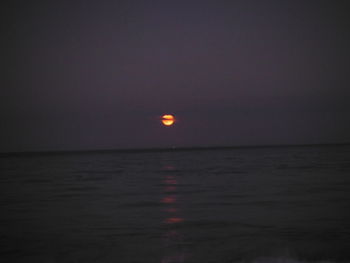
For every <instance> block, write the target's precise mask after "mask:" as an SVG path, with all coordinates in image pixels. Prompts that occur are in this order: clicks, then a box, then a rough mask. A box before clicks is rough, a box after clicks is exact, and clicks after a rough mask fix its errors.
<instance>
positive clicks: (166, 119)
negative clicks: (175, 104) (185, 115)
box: [162, 114, 175, 126]
mask: <svg viewBox="0 0 350 263" xmlns="http://www.w3.org/2000/svg"><path fill="white" fill-rule="evenodd" d="M174 122H175V117H174V116H173V115H170V114H166V115H163V116H162V123H163V124H164V125H165V126H171V125H173V124H174Z"/></svg>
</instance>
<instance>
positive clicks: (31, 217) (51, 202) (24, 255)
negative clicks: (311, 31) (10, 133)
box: [0, 146, 350, 263]
mask: <svg viewBox="0 0 350 263" xmlns="http://www.w3.org/2000/svg"><path fill="white" fill-rule="evenodd" d="M0 169H1V170H0V172H1V174H0V208H1V210H0V211H1V212H0V262H26V263H27V262H36V263H40V262H64V263H66V262H79V263H82V262H84V263H89V262H101V263H105V262H121V263H124V262H125V263H127V262H146V263H147V262H152V263H153V262H159V263H165V262H167V263H170V262H191V263H192V262H195V263H197V262H198V263H206V262H218V263H221V262H350V146H317V147H316V146H314V147H271V148H237V149H222V150H192V151H168V152H129V153H127V152H100V153H98V152H86V153H67V154H47V155H45V154H41V155H38V154H37V155H35V154H32V155H17V156H16V155H12V156H11V155H9V156H2V157H0Z"/></svg>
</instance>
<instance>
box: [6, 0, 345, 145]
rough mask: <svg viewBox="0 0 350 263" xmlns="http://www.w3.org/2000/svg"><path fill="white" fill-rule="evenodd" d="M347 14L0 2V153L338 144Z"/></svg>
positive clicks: (227, 6) (268, 5)
mask: <svg viewBox="0 0 350 263" xmlns="http://www.w3.org/2000/svg"><path fill="white" fill-rule="evenodd" d="M346 3H347V1H296V0H293V1H292V0H290V1H281V0H280V1H277V0H276V1H261V0H256V1H254V0H252V1H249V0H245V1H189V0H187V1H167V0H160V1H130V0H128V1H127V0H125V1H117V0H115V1H92V0H85V1H42V2H40V1H8V4H6V3H3V4H2V5H3V7H2V8H1V9H2V11H1V12H2V14H1V17H2V18H1V19H2V21H1V22H2V23H1V25H2V28H1V30H2V39H3V41H2V44H1V46H2V53H3V56H2V57H3V59H2V60H1V62H0V63H1V64H0V65H1V69H2V75H3V77H2V78H1V82H0V84H1V98H0V105H1V111H0V117H1V137H0V151H33V150H34V151H37V150H71V149H106V148H107V149H114V148H117V149H118V148H139V147H141V148H144V147H169V146H177V147H181V146H214V145H218V146H220V145H222V146H230V145H256V144H300V143H342V142H350V100H349V99H350V91H349V84H350V62H349V61H350V60H349V59H350V51H349V47H350V31H349V26H350V23H349V18H348V11H347V8H346ZM165 113H171V114H175V116H176V117H177V119H178V122H177V123H176V125H174V126H173V127H170V128H169V127H164V126H162V125H161V123H160V121H159V117H160V116H161V115H162V114H165Z"/></svg>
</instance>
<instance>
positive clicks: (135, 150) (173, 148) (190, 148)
mask: <svg viewBox="0 0 350 263" xmlns="http://www.w3.org/2000/svg"><path fill="white" fill-rule="evenodd" d="M346 145H350V142H344V143H310V144H261V145H230V146H220V145H217V146H180V147H176V146H171V147H155V148H120V149H85V150H78V149H77V150H74V149H73V150H38V151H14V152H0V157H6V156H9V155H44V154H51V155H55V154H69V153H71V154H75V153H108V152H120V153H138V152H171V151H198V150H230V149H244V148H278V147H312V146H316V147H317V146H346Z"/></svg>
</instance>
